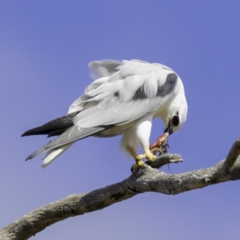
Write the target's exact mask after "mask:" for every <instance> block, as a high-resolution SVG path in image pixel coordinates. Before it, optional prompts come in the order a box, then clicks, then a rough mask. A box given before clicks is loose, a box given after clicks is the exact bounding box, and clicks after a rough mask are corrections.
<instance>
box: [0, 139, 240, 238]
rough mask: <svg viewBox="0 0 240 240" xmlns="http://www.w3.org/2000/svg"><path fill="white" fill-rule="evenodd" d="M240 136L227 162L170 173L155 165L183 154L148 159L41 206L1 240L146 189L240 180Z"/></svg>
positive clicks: (165, 191)
mask: <svg viewBox="0 0 240 240" xmlns="http://www.w3.org/2000/svg"><path fill="white" fill-rule="evenodd" d="M239 153H240V139H237V140H236V142H235V143H234V144H233V146H232V148H231V150H230V152H229V154H228V156H227V159H226V161H221V162H220V163H218V164H216V165H215V166H213V167H210V168H206V169H200V170H196V171H192V172H187V173H181V174H166V173H164V172H161V171H159V170H156V169H153V168H152V167H160V166H163V165H164V164H169V163H178V162H182V158H181V156H180V155H171V154H165V155H162V156H160V157H159V158H158V159H157V160H156V161H154V162H147V164H148V165H151V166H152V167H150V166H148V165H147V164H144V165H143V166H142V167H141V168H139V169H137V170H135V171H134V173H133V174H132V175H131V176H130V177H129V178H127V179H126V180H124V181H122V182H119V183H116V184H113V185H110V186H107V187H105V188H101V189H98V190H95V191H92V192H89V193H82V194H77V195H71V196H69V197H67V198H64V199H61V200H58V201H56V202H53V203H50V204H48V205H46V206H44V207H42V208H39V209H37V210H35V211H33V212H31V213H29V214H27V215H25V216H23V217H22V218H20V219H18V220H17V221H15V222H13V223H11V224H9V225H8V226H6V227H5V228H4V229H2V230H1V231H0V240H2V239H4V240H10V239H11V240H24V239H28V238H29V237H31V236H33V235H35V234H36V233H38V232H40V231H42V230H43V229H44V228H46V227H47V226H50V225H52V224H54V223H56V222H58V221H61V220H64V219H66V218H69V217H74V216H77V215H82V214H84V213H88V212H92V211H96V210H100V209H103V208H105V207H108V206H110V205H112V204H114V203H117V202H120V201H123V200H126V199H128V198H131V197H133V196H135V195H137V194H139V193H143V192H150V191H151V192H159V193H163V194H168V195H171V194H178V193H182V192H186V191H190V190H194V189H198V188H203V187H206V186H209V185H212V184H216V183H221V182H226V181H229V180H239V179H240V157H238V155H239Z"/></svg>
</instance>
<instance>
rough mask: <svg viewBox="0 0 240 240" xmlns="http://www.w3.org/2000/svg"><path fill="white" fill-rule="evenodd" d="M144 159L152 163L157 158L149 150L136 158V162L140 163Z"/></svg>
mask: <svg viewBox="0 0 240 240" xmlns="http://www.w3.org/2000/svg"><path fill="white" fill-rule="evenodd" d="M144 158H147V159H148V160H149V161H154V160H155V159H156V158H157V156H156V155H154V154H153V153H152V152H151V151H150V150H148V151H146V152H145V153H144V154H140V155H138V156H136V160H137V161H141V160H142V159H144Z"/></svg>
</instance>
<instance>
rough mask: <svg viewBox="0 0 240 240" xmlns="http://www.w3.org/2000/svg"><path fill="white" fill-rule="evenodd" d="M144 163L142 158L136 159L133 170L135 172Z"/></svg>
mask: <svg viewBox="0 0 240 240" xmlns="http://www.w3.org/2000/svg"><path fill="white" fill-rule="evenodd" d="M143 164H144V162H143V161H142V160H136V163H135V164H133V165H132V167H131V172H132V173H133V172H134V171H135V170H136V169H137V168H139V167H141V166H142V165H143Z"/></svg>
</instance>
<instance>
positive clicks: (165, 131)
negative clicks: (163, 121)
mask: <svg viewBox="0 0 240 240" xmlns="http://www.w3.org/2000/svg"><path fill="white" fill-rule="evenodd" d="M164 133H168V134H169V135H171V134H172V133H173V129H172V128H171V127H170V120H169V123H168V127H167V128H166V129H165V130H164Z"/></svg>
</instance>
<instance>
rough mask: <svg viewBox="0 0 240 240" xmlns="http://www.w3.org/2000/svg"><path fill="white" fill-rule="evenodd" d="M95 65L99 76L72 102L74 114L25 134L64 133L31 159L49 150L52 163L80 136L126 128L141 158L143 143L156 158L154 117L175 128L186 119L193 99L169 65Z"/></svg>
mask: <svg viewBox="0 0 240 240" xmlns="http://www.w3.org/2000/svg"><path fill="white" fill-rule="evenodd" d="M89 68H90V72H91V76H92V77H93V79H94V81H93V82H92V83H91V84H90V85H89V86H87V87H86V89H85V92H84V94H83V95H82V96H80V97H79V98H78V99H77V100H75V101H74V102H73V103H72V105H71V106H70V108H69V111H68V115H66V116H64V117H62V118H58V119H56V120H53V121H51V122H49V123H46V124H44V125H43V126H41V127H38V128H35V129H31V130H29V131H27V132H25V133H24V134H23V136H27V135H34V134H48V135H50V136H52V135H58V137H57V138H56V139H54V140H53V141H52V142H50V143H48V144H47V145H45V146H44V147H43V148H41V149H40V150H38V151H36V152H34V153H33V154H31V155H30V156H29V157H28V158H27V159H31V158H33V157H35V156H36V155H38V154H40V153H42V152H45V151H48V153H47V155H46V156H45V157H44V160H43V167H46V166H47V165H49V164H50V163H51V162H52V161H53V160H54V159H56V157H58V156H59V155H60V154H61V153H63V152H64V151H65V150H67V149H68V148H69V147H70V146H71V145H72V144H73V143H74V142H75V141H77V140H80V139H82V138H85V137H88V136H97V137H111V136H115V135H120V134H121V135H122V146H123V149H125V150H126V151H127V152H129V153H130V154H131V155H132V156H133V157H134V158H135V159H138V156H137V154H136V150H137V148H138V147H139V145H142V148H143V150H144V153H145V157H146V158H148V159H149V160H153V158H154V156H153V155H152V153H151V152H150V150H149V138H150V133H151V127H152V120H153V119H154V118H155V117H159V118H161V119H162V120H163V122H164V124H165V127H166V130H165V131H166V132H169V134H171V133H173V132H175V131H177V130H179V129H180V128H181V126H182V125H183V123H184V122H185V121H186V117H187V102H186V98H185V93H184V87H183V84H182V81H181V79H180V78H179V76H178V75H177V74H176V73H175V72H174V71H173V70H172V69H170V68H169V67H167V66H164V65H162V64H158V63H152V64H150V63H148V62H144V61H140V60H131V61H122V62H118V61H111V60H104V61H95V62H91V63H90V64H89ZM138 160H139V159H138Z"/></svg>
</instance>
